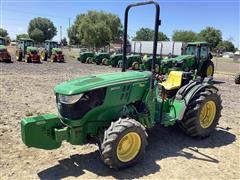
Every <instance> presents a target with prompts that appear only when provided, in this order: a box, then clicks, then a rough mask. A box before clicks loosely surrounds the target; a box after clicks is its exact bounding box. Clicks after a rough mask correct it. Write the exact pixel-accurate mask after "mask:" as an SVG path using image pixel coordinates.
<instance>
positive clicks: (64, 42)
mask: <svg viewBox="0 0 240 180" xmlns="http://www.w3.org/2000/svg"><path fill="white" fill-rule="evenodd" d="M60 43H61V45H62V46H67V45H68V42H67V38H66V37H64V38H63V39H62V41H61V42H60Z"/></svg>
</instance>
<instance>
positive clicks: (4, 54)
mask: <svg viewBox="0 0 240 180" xmlns="http://www.w3.org/2000/svg"><path fill="white" fill-rule="evenodd" d="M6 44H7V43H6V39H5V38H3V37H0V62H12V61H11V55H10V53H9V52H8V50H7V47H6Z"/></svg>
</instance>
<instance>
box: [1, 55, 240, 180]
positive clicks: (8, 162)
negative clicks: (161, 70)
mask: <svg viewBox="0 0 240 180" xmlns="http://www.w3.org/2000/svg"><path fill="white" fill-rule="evenodd" d="M0 68H1V83H0V93H1V96H0V107H1V108H0V169H1V170H0V179H39V178H40V179H62V178H66V179H74V178H79V179H87V178H88V179H96V178H100V179H113V178H117V179H133V178H143V179H176V178H177V179H240V173H239V172H240V171H239V170H240V151H239V135H240V133H239V121H240V115H239V109H240V93H239V90H240V86H237V85H235V84H234V81H233V80H234V77H233V76H229V75H222V74H216V75H215V81H216V86H217V87H218V88H219V90H220V94H221V96H222V99H223V110H222V117H221V119H220V123H219V125H218V127H217V130H216V131H215V132H214V133H213V135H212V136H211V137H209V138H207V139H204V140H196V139H193V138H190V137H188V136H186V135H184V134H183V133H182V132H181V131H180V130H179V128H178V127H170V128H161V127H156V128H154V129H152V130H151V131H150V132H149V138H148V141H149V146H148V148H147V151H146V158H145V159H144V160H143V161H142V162H141V163H139V164H137V165H136V166H134V167H132V168H128V169H126V170H122V171H115V170H111V169H109V168H108V167H106V166H105V165H104V164H103V163H102V161H101V160H100V158H99V154H98V151H97V146H95V145H91V144H87V145H84V146H72V145H69V144H67V143H63V145H62V147H61V148H59V149H57V150H53V151H44V150H39V149H34V148H27V147H26V146H25V145H24V144H23V143H22V141H21V137H20V120H21V119H22V118H24V117H26V116H27V115H33V116H36V115H39V114H43V113H56V112H57V109H56V107H55V97H54V94H53V90H52V89H53V87H54V86H55V85H56V84H57V83H59V82H62V81H65V80H68V79H72V78H74V77H78V76H82V75H85V74H89V73H102V72H112V71H118V69H112V68H111V67H104V66H97V67H96V65H86V64H81V63H79V62H77V61H73V60H69V61H68V62H67V63H62V64H58V63H57V64H55V63H51V62H44V63H42V64H26V63H21V62H16V61H14V63H12V64H4V63H1V64H0Z"/></svg>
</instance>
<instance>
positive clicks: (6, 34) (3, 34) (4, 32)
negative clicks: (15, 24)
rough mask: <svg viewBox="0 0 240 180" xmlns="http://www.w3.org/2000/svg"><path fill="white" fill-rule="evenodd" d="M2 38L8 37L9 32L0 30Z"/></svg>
mask: <svg viewBox="0 0 240 180" xmlns="http://www.w3.org/2000/svg"><path fill="white" fill-rule="evenodd" d="M0 36H1V37H7V36H8V32H7V30H6V29H3V28H0Z"/></svg>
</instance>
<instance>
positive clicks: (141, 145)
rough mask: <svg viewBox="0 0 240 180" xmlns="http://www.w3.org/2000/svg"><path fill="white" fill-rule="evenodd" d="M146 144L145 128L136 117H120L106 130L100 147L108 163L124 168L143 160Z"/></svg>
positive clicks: (116, 167)
mask: <svg viewBox="0 0 240 180" xmlns="http://www.w3.org/2000/svg"><path fill="white" fill-rule="evenodd" d="M146 146H147V133H146V130H145V128H144V127H143V126H142V125H141V124H140V123H139V122H138V121H136V120H134V119H119V120H118V121H116V122H112V124H111V126H110V127H109V128H108V129H107V130H106V131H105V133H104V137H103V140H102V142H101V143H100V147H99V149H100V153H101V157H102V159H103V161H104V163H105V164H106V165H108V166H109V167H110V168H114V169H122V168H127V167H129V166H132V165H134V164H135V163H137V162H138V161H139V160H141V159H142V158H143V155H144V153H145V148H146Z"/></svg>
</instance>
